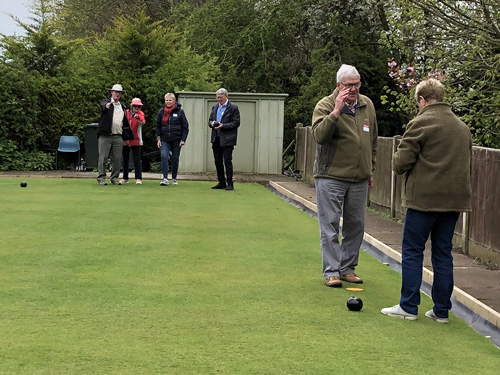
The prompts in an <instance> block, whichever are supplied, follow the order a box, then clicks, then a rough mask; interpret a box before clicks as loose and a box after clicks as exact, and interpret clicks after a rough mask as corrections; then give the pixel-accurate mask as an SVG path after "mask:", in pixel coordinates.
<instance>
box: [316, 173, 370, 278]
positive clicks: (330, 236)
mask: <svg viewBox="0 0 500 375" xmlns="http://www.w3.org/2000/svg"><path fill="white" fill-rule="evenodd" d="M367 194H368V181H361V182H346V181H340V180H333V179H328V178H317V179H316V199H317V207H318V221H319V230H320V242H321V254H322V257H323V275H324V277H325V279H327V278H328V277H330V276H337V277H338V276H340V275H347V274H350V273H353V272H354V269H355V268H356V266H357V265H358V259H359V248H360V247H361V242H362V241H363V235H364V231H365V211H366V199H367ZM341 215H342V219H343V224H342V242H340V241H339V237H340V216H341Z"/></svg>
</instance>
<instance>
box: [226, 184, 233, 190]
mask: <svg viewBox="0 0 500 375" xmlns="http://www.w3.org/2000/svg"><path fill="white" fill-rule="evenodd" d="M226 190H234V186H233V185H227V187H226Z"/></svg>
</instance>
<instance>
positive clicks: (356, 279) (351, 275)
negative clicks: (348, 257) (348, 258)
mask: <svg viewBox="0 0 500 375" xmlns="http://www.w3.org/2000/svg"><path fill="white" fill-rule="evenodd" d="M340 280H344V281H347V282H348V283H353V284H363V279H362V278H361V277H359V276H356V274H355V273H349V274H347V275H340Z"/></svg>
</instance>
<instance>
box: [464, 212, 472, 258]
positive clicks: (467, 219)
mask: <svg viewBox="0 0 500 375" xmlns="http://www.w3.org/2000/svg"><path fill="white" fill-rule="evenodd" d="M469 230H470V215H469V213H468V212H464V213H463V214H462V252H463V253H464V254H466V255H469V240H470V237H469Z"/></svg>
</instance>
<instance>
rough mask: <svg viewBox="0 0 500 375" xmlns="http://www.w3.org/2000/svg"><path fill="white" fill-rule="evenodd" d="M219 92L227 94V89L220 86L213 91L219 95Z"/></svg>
mask: <svg viewBox="0 0 500 375" xmlns="http://www.w3.org/2000/svg"><path fill="white" fill-rule="evenodd" d="M220 94H222V95H226V96H227V90H226V89H224V88H222V87H221V88H220V89H218V90H217V91H216V92H215V95H220Z"/></svg>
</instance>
